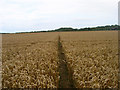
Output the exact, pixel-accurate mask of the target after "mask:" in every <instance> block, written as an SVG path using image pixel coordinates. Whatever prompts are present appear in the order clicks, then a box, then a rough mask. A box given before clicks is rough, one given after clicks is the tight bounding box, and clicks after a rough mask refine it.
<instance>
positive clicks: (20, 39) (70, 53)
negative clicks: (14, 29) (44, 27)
mask: <svg viewBox="0 0 120 90" xmlns="http://www.w3.org/2000/svg"><path fill="white" fill-rule="evenodd" d="M59 37H60V42H61V44H62V46H63V50H64V54H65V57H66V64H67V68H68V70H69V71H70V72H72V73H71V76H72V79H73V84H74V86H75V88H118V71H119V69H118V31H85V32H44V33H26V34H25V33H24V34H3V35H2V88H59V83H60V79H61V77H60V76H61V75H60V72H59V65H60V64H59V62H60V61H59V60H60V59H59V58H60V57H59V55H58V53H59V50H58V47H59V45H58V42H59V41H58V38H59ZM63 74H64V73H63Z"/></svg>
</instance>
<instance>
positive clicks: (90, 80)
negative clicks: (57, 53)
mask: <svg viewBox="0 0 120 90" xmlns="http://www.w3.org/2000/svg"><path fill="white" fill-rule="evenodd" d="M81 33H82V34H81ZM81 33H79V36H78V37H77V35H78V33H74V35H73V33H62V34H61V36H62V43H63V47H64V49H65V54H66V57H67V62H68V67H70V68H71V71H72V72H73V80H74V83H75V86H76V87H77V88H117V87H118V41H117V33H116V36H114V37H113V36H112V35H114V34H112V33H111V32H107V33H108V34H107V33H106V34H105V32H103V33H102V32H101V36H100V34H99V35H97V33H96V38H93V37H94V36H92V32H91V33H90V32H89V36H87V34H88V32H81ZM94 33H95V32H94ZM110 33H111V37H109V34H110ZM65 37H66V38H65ZM80 37H81V38H80ZM82 37H84V38H82ZM86 37H89V38H86ZM105 37H109V38H105ZM85 38H86V40H85ZM102 38H103V39H102ZM100 39H101V40H100ZM105 39H106V40H105Z"/></svg>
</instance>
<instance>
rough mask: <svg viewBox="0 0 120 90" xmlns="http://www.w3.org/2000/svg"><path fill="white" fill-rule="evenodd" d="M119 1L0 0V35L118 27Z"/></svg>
mask: <svg viewBox="0 0 120 90" xmlns="http://www.w3.org/2000/svg"><path fill="white" fill-rule="evenodd" d="M118 1H119V0H0V32H2V33H3V32H4V33H14V32H28V31H41V30H45V31H46V30H54V29H58V28H60V27H72V28H78V29H79V28H83V27H95V26H104V25H115V24H118Z"/></svg>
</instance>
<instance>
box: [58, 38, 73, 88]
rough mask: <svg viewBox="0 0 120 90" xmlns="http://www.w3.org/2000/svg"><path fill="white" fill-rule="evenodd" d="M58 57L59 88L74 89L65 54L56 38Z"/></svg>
mask: <svg viewBox="0 0 120 90" xmlns="http://www.w3.org/2000/svg"><path fill="white" fill-rule="evenodd" d="M58 57H59V73H60V81H59V88H74V85H73V80H72V77H71V75H70V73H69V70H68V67H67V62H66V58H65V54H64V51H63V47H62V44H61V41H60V36H59V38H58Z"/></svg>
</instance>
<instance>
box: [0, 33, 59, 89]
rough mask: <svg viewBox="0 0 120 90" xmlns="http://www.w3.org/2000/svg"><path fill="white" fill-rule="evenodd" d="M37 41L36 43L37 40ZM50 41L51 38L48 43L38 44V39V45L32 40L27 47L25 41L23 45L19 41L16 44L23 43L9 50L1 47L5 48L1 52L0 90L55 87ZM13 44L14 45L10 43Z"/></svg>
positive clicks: (54, 53) (55, 68)
mask: <svg viewBox="0 0 120 90" xmlns="http://www.w3.org/2000/svg"><path fill="white" fill-rule="evenodd" d="M41 35H42V34H41ZM43 35H44V34H43ZM11 37H12V36H11ZM26 37H27V35H26ZM28 37H29V36H28ZM30 37H33V36H32V35H31V36H30ZM37 37H38V36H36V39H38V38H37ZM12 38H14V37H12ZM17 38H18V37H17ZM43 38H46V36H44V37H43ZM47 38H48V37H47ZM51 38H53V37H52V36H51V35H50V37H49V38H48V41H47V40H45V41H42V40H41V41H39V39H38V41H39V42H35V41H36V40H33V39H32V40H31V41H33V42H32V43H31V41H27V40H26V42H24V41H25V39H27V38H25V39H24V38H22V37H19V39H18V40H21V41H23V43H22V42H18V43H21V45H17V44H13V46H12V45H11V46H10V47H9V46H7V45H6V44H5V45H6V47H4V48H3V72H2V78H3V79H2V87H3V88H57V87H58V81H59V72H58V55H57V41H56V37H54V38H53V40H52V39H51ZM5 43H11V42H5ZM13 43H15V42H14V41H13ZM22 44H23V45H22ZM14 45H16V46H14Z"/></svg>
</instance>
